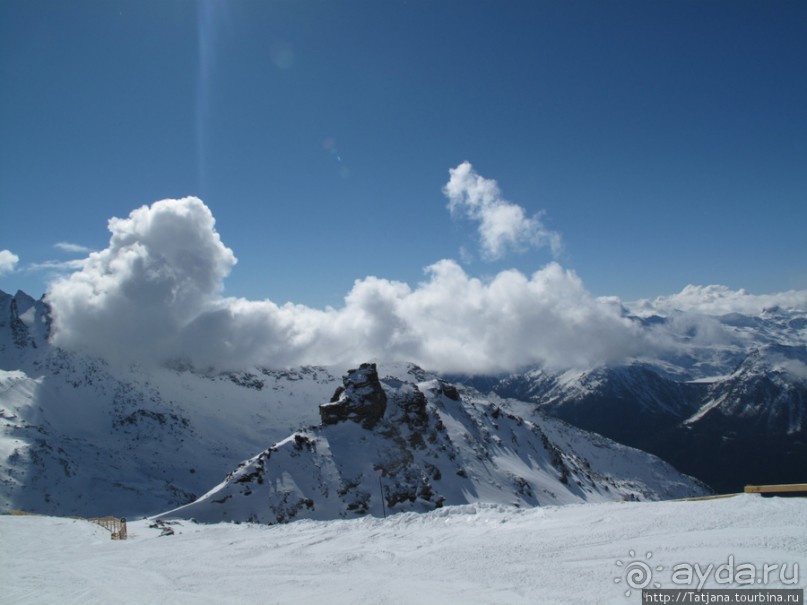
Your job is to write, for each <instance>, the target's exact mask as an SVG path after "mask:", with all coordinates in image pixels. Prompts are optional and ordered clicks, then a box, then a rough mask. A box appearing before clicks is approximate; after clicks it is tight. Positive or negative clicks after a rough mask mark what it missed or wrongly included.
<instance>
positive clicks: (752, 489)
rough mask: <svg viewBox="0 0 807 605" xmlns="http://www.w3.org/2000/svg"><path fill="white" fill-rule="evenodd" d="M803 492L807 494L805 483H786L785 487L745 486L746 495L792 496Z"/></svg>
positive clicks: (806, 484)
mask: <svg viewBox="0 0 807 605" xmlns="http://www.w3.org/2000/svg"><path fill="white" fill-rule="evenodd" d="M794 492H804V493H805V494H807V483H788V484H785V485H746V486H745V493H746V494H792V493H794Z"/></svg>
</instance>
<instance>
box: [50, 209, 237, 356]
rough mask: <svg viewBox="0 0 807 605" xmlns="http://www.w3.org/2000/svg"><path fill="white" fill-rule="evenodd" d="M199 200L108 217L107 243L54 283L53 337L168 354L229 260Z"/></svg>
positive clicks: (211, 296) (104, 348) (109, 349)
mask: <svg viewBox="0 0 807 605" xmlns="http://www.w3.org/2000/svg"><path fill="white" fill-rule="evenodd" d="M214 225H215V221H214V219H213V215H212V214H211V213H210V210H209V209H208V208H207V206H205V205H204V204H203V203H202V202H201V200H199V199H196V198H184V199H181V200H163V201H161V202H156V203H154V204H153V205H152V206H150V207H147V206H143V207H141V208H138V209H137V210H135V211H133V212H132V213H131V214H130V215H129V217H128V218H126V219H118V218H113V219H111V220H110V221H109V230H110V232H111V233H112V237H111V239H110V241H109V246H108V247H107V248H106V249H104V250H102V251H100V252H94V253H92V254H90V255H89V256H88V257H87V258H86V259H85V260H84V261H83V264H82V265H83V266H82V268H81V269H80V270H79V271H76V272H75V273H72V274H71V275H70V276H69V277H67V278H65V279H61V280H59V281H57V282H55V283H54V284H53V285H52V286H51V288H50V290H49V292H48V299H49V301H50V302H51V304H52V305H53V307H54V312H55V316H56V329H57V334H56V341H57V342H59V343H62V344H64V345H67V346H75V347H81V348H87V349H90V350H91V351H94V352H101V353H105V354H108V355H110V354H114V355H124V356H135V357H139V356H148V355H151V354H154V353H157V354H161V355H164V354H175V353H176V351H175V343H176V338H177V336H178V334H179V333H180V332H181V331H182V329H183V328H184V326H185V324H186V323H187V322H188V321H189V320H190V319H191V318H193V317H194V316H196V315H198V314H199V313H201V312H203V311H205V310H206V309H207V308H208V306H209V305H210V304H212V303H215V302H216V300H217V296H218V294H219V291H220V289H221V286H222V280H223V279H224V277H225V276H226V275H227V274H228V273H229V271H230V269H231V268H232V266H233V265H234V264H235V262H236V259H235V256H234V255H233V253H232V251H231V250H230V249H229V248H226V247H225V246H224V245H223V244H222V243H221V239H220V238H219V235H218V233H217V232H216V230H215V228H214Z"/></svg>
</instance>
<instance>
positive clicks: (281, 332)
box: [48, 198, 647, 372]
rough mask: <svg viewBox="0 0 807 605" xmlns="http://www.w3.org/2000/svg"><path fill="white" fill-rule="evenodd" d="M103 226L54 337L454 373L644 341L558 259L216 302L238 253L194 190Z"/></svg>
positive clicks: (57, 297)
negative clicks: (532, 266) (281, 300)
mask: <svg viewBox="0 0 807 605" xmlns="http://www.w3.org/2000/svg"><path fill="white" fill-rule="evenodd" d="M109 229H110V231H111V233H112V237H111V239H110V242H109V246H108V247H107V248H106V249H105V250H102V251H100V252H94V253H92V254H90V255H89V256H88V257H87V258H86V259H85V260H84V262H83V266H82V268H81V269H80V270H79V271H76V272H75V273H73V274H71V275H70V276H69V277H66V278H64V279H62V280H60V281H58V282H56V283H54V284H53V285H52V287H51V289H50V292H49V294H48V299H49V301H50V302H51V304H52V305H53V308H54V312H55V319H56V334H55V339H56V342H57V343H58V344H61V345H64V346H69V347H74V348H83V349H86V350H89V351H91V352H94V353H100V354H103V355H106V356H111V357H114V356H117V357H123V358H129V357H133V358H141V359H155V360H165V359H170V358H176V357H179V358H183V359H188V360H189V361H191V362H192V363H194V364H196V365H200V366H207V365H213V366H218V367H239V366H242V365H243V364H246V363H257V364H264V365H269V366H281V365H297V364H303V363H319V364H329V363H345V364H350V363H357V362H359V361H361V360H364V359H371V358H383V359H398V360H409V361H414V362H417V363H421V364H423V365H425V366H427V367H429V368H434V369H437V370H444V371H462V372H483V371H484V372H489V371H499V370H506V369H513V368H516V367H522V366H527V365H530V364H539V363H542V364H549V365H551V366H555V367H562V366H563V367H566V366H590V365H593V364H597V363H602V362H606V361H610V360H615V359H620V358H623V357H625V356H627V355H630V354H633V353H635V352H637V351H638V350H639V349H640V348H642V347H645V346H646V345H647V343H646V342H644V341H643V338H642V336H641V334H640V333H639V332H638V331H637V328H636V325H635V324H634V323H632V322H630V321H629V320H627V319H625V318H623V317H622V316H621V313H620V309H619V306H618V305H616V306H615V305H613V304H611V303H610V302H607V301H601V300H598V299H596V298H594V297H592V296H591V295H590V294H589V293H588V292H587V291H586V290H585V288H584V287H583V285H582V283H581V281H580V279H579V278H578V277H577V276H576V275H575V274H574V273H573V272H571V271H567V270H564V269H563V268H562V267H560V266H559V265H557V264H555V263H552V264H550V265H548V266H546V267H545V268H543V269H541V270H540V271H538V272H536V273H534V274H533V275H531V276H526V275H524V274H522V273H520V272H518V271H505V272H502V273H500V274H498V275H497V276H495V277H494V278H493V279H491V280H490V281H487V282H483V281H481V280H479V279H476V278H473V277H470V276H468V275H467V274H466V273H465V272H464V271H463V269H462V268H461V267H460V266H459V265H458V264H457V263H456V262H454V261H451V260H442V261H439V262H437V263H435V264H434V265H432V266H430V267H428V268H427V270H426V279H425V281H423V282H422V283H420V284H418V285H417V286H416V287H414V288H412V287H410V286H409V285H407V284H404V283H401V282H395V281H390V280H386V279H381V278H377V277H366V278H364V279H360V280H357V281H356V282H355V284H354V285H353V288H352V289H351V290H350V292H349V293H348V294H347V296H346V297H345V302H344V306H343V307H342V308H340V309H332V308H328V309H326V310H318V309H312V308H309V307H305V306H302V305H293V304H286V305H283V306H278V305H276V304H275V303H273V302H271V301H249V300H244V299H234V298H224V297H222V296H221V287H222V280H223V279H224V277H225V276H226V275H227V274H228V272H229V271H230V269H231V268H232V266H233V265H234V264H235V262H236V259H235V257H234V255H233V253H232V251H231V250H230V249H229V248H227V247H225V246H224V244H223V243H222V242H221V239H220V238H219V235H218V233H217V232H216V230H215V221H214V219H213V216H212V214H211V213H210V210H209V209H208V208H207V207H206V206H205V205H204V204H203V203H202V202H201V201H200V200H198V199H196V198H185V199H181V200H163V201H161V202H157V203H155V204H153V205H152V206H150V207H145V206H144V207H142V208H138V209H137V210H135V211H134V212H132V213H131V214H130V215H129V217H128V218H126V219H112V220H110V221H109Z"/></svg>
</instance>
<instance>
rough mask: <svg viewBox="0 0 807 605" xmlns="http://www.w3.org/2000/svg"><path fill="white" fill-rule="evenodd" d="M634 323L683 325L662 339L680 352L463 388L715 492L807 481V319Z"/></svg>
mask: <svg viewBox="0 0 807 605" xmlns="http://www.w3.org/2000/svg"><path fill="white" fill-rule="evenodd" d="M639 320H640V321H642V322H643V323H644V324H645V325H647V326H648V329H651V330H652V329H653V327H654V326H664V327H665V328H669V326H670V324H675V323H676V322H678V324H679V325H677V326H675V329H667V330H666V332H667V334H677V335H678V338H679V341H680V342H679V344H680V347H679V348H678V350H677V352H676V354H672V355H671V354H666V355H662V356H659V357H656V358H653V359H649V358H644V359H636V360H633V361H632V362H631V363H628V364H625V365H617V366H610V367H599V368H595V369H586V370H577V371H562V372H561V371H558V372H552V371H548V370H546V369H535V370H531V371H527V372H522V373H516V374H512V375H509V376H500V377H496V378H491V377H474V378H466V379H465V382H467V383H468V384H475V385H477V386H478V387H479V388H480V389H481V390H483V391H485V392H487V391H492V392H495V393H497V394H499V395H500V396H503V397H513V398H516V399H521V400H525V401H530V402H532V403H533V404H534V406H535V408H536V409H538V410H540V411H541V412H542V413H546V414H550V415H553V416H555V417H558V418H562V419H564V420H566V421H567V422H569V423H571V424H574V425H575V426H579V427H581V428H584V429H587V430H590V431H594V432H597V433H600V434H602V435H605V436H607V437H610V438H612V439H614V440H616V441H619V442H620V443H625V444H628V445H631V446H634V447H637V448H640V449H643V450H646V451H649V452H652V453H654V454H656V455H658V456H660V457H662V458H663V459H665V460H667V461H668V462H670V463H672V464H673V465H675V466H676V468H678V469H680V470H681V471H683V472H685V473H687V474H689V475H692V476H695V477H698V478H699V479H701V480H703V481H705V482H706V483H708V484H709V485H711V486H712V487H713V488H714V489H715V490H717V491H719V492H728V491H738V490H742V488H743V486H744V485H745V484H754V483H796V482H803V481H804V480H805V478H807V312H805V311H804V310H802V309H788V310H786V309H781V308H771V309H765V310H763V311H762V312H761V313H759V314H758V315H740V314H738V313H731V314H726V315H722V316H716V317H708V318H700V319H699V322H698V323H695V322H692V320H691V318H684V317H683V316H682V315H681V314H679V313H676V312H673V313H670V315H669V316H666V317H662V316H659V315H652V316H647V317H642V318H639ZM702 332H710V333H711V335H712V337H711V338H710V339H705V338H704V337H703V335H702ZM522 412H523V413H525V414H526V415H527V417H529V412H528V411H523V410H522Z"/></svg>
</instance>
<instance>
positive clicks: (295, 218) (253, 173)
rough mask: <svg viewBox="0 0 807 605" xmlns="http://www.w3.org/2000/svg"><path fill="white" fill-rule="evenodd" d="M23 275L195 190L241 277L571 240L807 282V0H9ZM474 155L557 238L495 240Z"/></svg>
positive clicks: (336, 302) (384, 270)
mask: <svg viewBox="0 0 807 605" xmlns="http://www.w3.org/2000/svg"><path fill="white" fill-rule="evenodd" d="M0 90H1V91H2V92H0V204H1V205H2V211H3V212H2V215H3V220H2V223H0V250H2V249H6V250H9V251H10V252H11V253H13V254H14V255H16V256H17V257H18V258H19V261H18V262H17V263H16V265H15V269H14V270H13V271H7V272H6V273H5V274H3V275H2V276H0V289H3V290H6V291H12V292H13V291H15V290H16V289H17V288H22V289H24V290H26V291H28V292H29V293H31V294H33V295H39V294H41V293H42V291H44V289H45V283H46V281H47V280H48V279H51V278H52V277H53V275H54V270H53V269H45V268H42V266H41V265H42V263H46V262H48V261H58V262H62V261H67V260H70V259H77V258H80V257H81V256H82V255H83V254H84V253H82V252H76V251H72V252H71V251H69V250H65V249H64V248H65V247H64V246H63V247H62V248H57V247H55V245H56V244H58V243H70V244H75V245H79V246H83V247H86V248H87V249H93V250H100V249H102V248H105V247H106V246H107V242H108V240H109V232H108V231H107V228H106V224H107V220H108V219H109V218H111V217H113V216H117V217H126V216H128V215H129V213H130V212H131V211H132V210H133V209H135V208H137V207H139V206H142V205H144V204H150V203H152V202H154V201H157V200H160V199H164V198H178V197H183V196H188V195H195V196H198V197H200V198H201V199H202V200H204V202H205V204H207V206H208V207H209V208H210V210H211V211H212V213H213V215H214V216H215V218H216V221H217V222H216V228H217V230H218V232H219V233H220V235H221V238H222V240H223V242H224V244H225V245H227V246H228V247H230V248H231V249H232V250H233V252H234V253H235V256H236V257H237V258H238V263H237V264H236V265H235V267H234V268H233V269H232V272H231V274H230V275H229V277H227V279H226V281H225V282H224V283H225V294H227V295H234V296H243V297H246V298H249V299H252V300H257V299H264V298H268V299H271V300H272V301H275V302H276V303H278V304H282V303H284V302H286V301H292V302H295V303H301V304H305V305H309V306H312V307H318V308H322V307H324V306H325V305H333V306H340V305H341V304H342V298H343V297H344V296H345V295H346V294H347V293H348V291H349V290H350V289H351V287H352V285H353V282H354V280H356V279H363V278H365V277H366V276H369V275H376V276H379V277H382V278H385V279H389V280H400V281H403V282H406V283H409V284H412V285H414V284H416V283H418V282H420V281H422V280H423V279H424V274H423V268H424V267H426V266H428V265H431V264H433V263H435V262H437V261H438V260H440V259H457V260H458V261H459V262H461V263H462V266H463V267H464V269H465V271H466V272H467V273H468V274H469V275H473V276H478V277H481V278H486V277H490V276H493V275H495V274H497V273H498V272H500V271H502V270H503V269H505V268H509V267H514V268H517V269H519V270H520V271H522V272H524V273H526V274H530V273H532V272H533V271H537V270H539V269H541V268H542V267H544V266H545V265H546V264H547V263H548V262H550V261H552V260H553V259H554V260H557V262H559V263H560V264H561V265H562V266H563V267H566V268H568V269H572V270H574V271H575V272H576V273H577V274H578V275H579V276H580V278H581V279H582V280H583V283H584V284H585V287H586V288H587V289H588V291H589V292H591V293H592V294H594V295H616V296H619V297H620V298H622V299H624V300H631V299H636V298H640V297H652V296H656V295H661V294H670V293H674V292H677V291H679V290H681V289H682V288H683V287H684V286H686V285H687V284H704V285H705V284H724V285H726V286H729V287H730V288H734V289H736V288H746V289H748V290H749V291H751V292H755V293H764V292H775V291H782V290H789V289H794V288H797V289H803V288H807V243H805V242H806V241H807V238H805V235H804V234H805V231H806V230H805V225H807V4H806V3H804V2H801V1H798V2H795V1H794V2H780V1H776V0H766V1H761V0H760V1H757V2H752V1H740V0H731V1H726V2H718V1H708V0H698V1H673V0H668V1H663V2H654V1H647V0H642V1H618V2H602V1H591V2H584V1H570V2H566V1H564V2H537V1H506V2H488V1H485V2H482V1H475V0H462V1H459V0H457V1H446V2H426V1H422V2H420V1H410V2H404V1H402V0H400V1H399V0H387V1H381V2H379V1H369V0H368V1H361V2H359V1H353V2H350V1H345V2H338V1H324V0H322V1H310V2H309V1H304V0H301V1H285V0H284V1H271V0H267V1H258V0H255V1H232V2H220V1H219V2H214V1H207V2H205V1H202V2H191V1H189V0H187V1H181V2H180V1H165V0H160V1H148V0H137V1H115V0H103V1H101V0H98V1H77V2H69V3H67V2H48V1H39V2H27V1H18V0H0ZM464 161H468V162H470V163H472V164H473V167H474V170H475V171H476V172H477V173H478V174H479V175H481V176H482V177H485V178H486V179H495V180H496V181H497V183H498V186H499V188H500V190H501V194H502V195H503V196H504V198H506V199H507V200H509V201H510V202H512V203H513V204H517V205H518V206H520V207H521V208H523V210H524V212H525V213H526V216H530V217H532V216H535V215H537V214H538V213H542V214H540V221H541V223H542V224H543V226H544V227H545V228H546V229H547V230H550V231H552V232H556V233H558V234H560V237H561V238H562V249H560V250H559V251H558V252H557V254H556V255H553V253H552V251H551V250H550V248H549V246H534V247H524V249H521V250H518V251H511V252H510V253H508V254H504V255H502V256H500V257H499V258H497V259H490V258H486V257H485V255H484V254H483V253H482V251H481V249H480V245H479V234H478V231H477V224H476V223H475V222H474V220H472V219H470V218H469V217H467V216H465V217H463V216H462V215H461V214H460V215H458V214H457V213H453V214H452V213H450V212H449V210H448V199H447V197H446V195H444V193H443V188H444V186H445V185H446V184H447V183H448V181H449V169H452V168H455V167H457V166H459V165H460V164H461V163H462V162H464Z"/></svg>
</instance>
